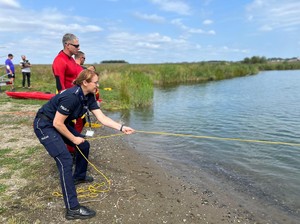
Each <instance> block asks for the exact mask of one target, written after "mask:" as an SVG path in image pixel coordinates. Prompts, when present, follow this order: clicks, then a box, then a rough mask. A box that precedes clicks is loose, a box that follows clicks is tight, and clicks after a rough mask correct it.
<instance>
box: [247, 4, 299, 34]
mask: <svg viewBox="0 0 300 224" xmlns="http://www.w3.org/2000/svg"><path fill="white" fill-rule="evenodd" d="M246 10H247V13H248V20H249V21H250V22H254V23H257V24H259V26H260V28H259V29H260V30H262V31H271V30H275V29H283V30H295V29H298V27H299V25H300V2H299V1H298V0H286V1H280V0H264V1H263V0H254V1H253V2H252V3H250V4H249V5H247V7H246Z"/></svg>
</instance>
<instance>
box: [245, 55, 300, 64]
mask: <svg viewBox="0 0 300 224" xmlns="http://www.w3.org/2000/svg"><path fill="white" fill-rule="evenodd" d="M292 61H299V58H297V57H293V58H285V59H284V58H275V57H274V58H268V59H267V58H266V57H264V56H263V57H259V56H253V57H251V58H248V57H247V58H244V60H243V61H242V63H244V64H263V63H266V62H292Z"/></svg>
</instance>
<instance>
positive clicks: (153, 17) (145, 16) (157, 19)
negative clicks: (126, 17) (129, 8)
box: [134, 12, 165, 23]
mask: <svg viewBox="0 0 300 224" xmlns="http://www.w3.org/2000/svg"><path fill="white" fill-rule="evenodd" d="M134 15H135V16H136V17H137V18H139V19H143V20H148V21H151V22H156V23H161V22H164V21H165V18H164V17H162V16H158V15H155V14H151V15H149V14H142V13H139V12H136V13H135V14H134Z"/></svg>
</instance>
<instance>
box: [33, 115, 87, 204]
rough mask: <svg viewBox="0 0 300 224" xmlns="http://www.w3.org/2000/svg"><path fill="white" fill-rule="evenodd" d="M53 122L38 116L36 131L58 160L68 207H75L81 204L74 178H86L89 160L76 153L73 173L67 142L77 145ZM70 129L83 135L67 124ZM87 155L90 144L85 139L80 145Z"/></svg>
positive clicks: (35, 125) (76, 133)
mask: <svg viewBox="0 0 300 224" xmlns="http://www.w3.org/2000/svg"><path fill="white" fill-rule="evenodd" d="M52 123H53V122H52V121H49V120H46V119H43V118H39V117H36V118H35V119H34V124H33V125H34V132H35V134H36V136H37V137H38V139H39V140H40V142H41V143H42V144H43V146H44V147H45V149H46V150H47V152H48V153H49V154H50V156H52V157H53V158H54V160H55V162H56V165H57V168H58V170H59V174H60V184H61V188H62V193H63V198H64V202H65V205H66V208H69V209H70V208H74V207H76V206H78V205H79V202H78V199H77V193H76V188H75V185H74V179H84V178H85V176H86V171H87V165H88V162H87V161H86V160H85V159H84V157H83V156H82V155H81V153H79V152H78V153H76V161H75V171H74V174H73V175H72V165H73V159H72V156H71V154H70V152H69V151H68V149H67V147H66V144H68V145H71V146H74V147H75V145H74V144H73V143H72V142H71V141H69V140H68V139H66V138H65V137H63V136H62V135H61V134H60V133H59V132H58V131H57V130H56V129H55V128H54V127H53V124H52ZM67 128H68V130H69V131H70V132H71V133H72V134H73V135H75V136H82V135H81V134H80V133H78V132H77V131H76V130H75V129H74V128H73V127H71V126H69V125H67ZM78 148H79V149H80V150H81V151H82V153H83V154H84V155H85V157H87V158H88V155H89V149H90V144H89V142H87V141H85V142H84V143H82V144H80V145H78Z"/></svg>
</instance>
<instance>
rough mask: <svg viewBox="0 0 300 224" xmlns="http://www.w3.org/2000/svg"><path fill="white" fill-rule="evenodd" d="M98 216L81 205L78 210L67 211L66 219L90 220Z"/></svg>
mask: <svg viewBox="0 0 300 224" xmlns="http://www.w3.org/2000/svg"><path fill="white" fill-rule="evenodd" d="M95 215H96V212H95V211H94V210H92V209H89V208H88V207H85V206H82V205H80V207H79V208H78V209H76V210H71V209H67V212H66V219H68V220H72V219H89V218H92V217H94V216H95Z"/></svg>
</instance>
